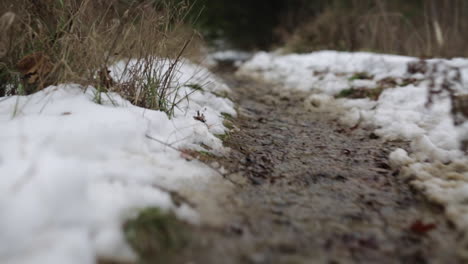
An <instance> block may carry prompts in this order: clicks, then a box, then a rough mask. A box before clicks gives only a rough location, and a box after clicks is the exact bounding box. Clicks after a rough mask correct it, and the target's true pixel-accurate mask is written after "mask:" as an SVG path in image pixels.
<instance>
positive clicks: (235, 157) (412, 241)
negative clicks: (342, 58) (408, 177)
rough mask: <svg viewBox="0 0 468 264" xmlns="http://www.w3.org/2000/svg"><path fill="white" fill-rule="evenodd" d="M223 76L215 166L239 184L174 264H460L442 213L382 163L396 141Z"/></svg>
mask: <svg viewBox="0 0 468 264" xmlns="http://www.w3.org/2000/svg"><path fill="white" fill-rule="evenodd" d="M224 78H225V79H226V81H227V82H228V83H229V85H230V86H231V87H232V88H233V90H234V91H235V98H233V99H234V101H235V102H236V103H237V104H238V105H239V113H240V116H239V118H238V119H236V120H234V123H235V125H236V126H237V127H238V128H239V131H237V132H234V133H233V134H232V135H230V136H229V137H228V138H227V139H226V145H227V146H229V147H231V148H232V151H231V154H230V156H229V157H226V158H223V159H221V161H220V162H221V163H222V164H223V166H225V167H226V168H228V169H229V170H231V171H240V172H241V173H242V175H243V176H242V177H241V178H243V179H244V180H245V179H247V181H244V182H245V183H244V184H242V186H241V187H238V188H237V189H236V190H235V192H234V193H233V194H232V195H229V196H228V197H224V198H225V199H223V200H222V202H221V203H222V205H221V206H222V207H223V208H224V211H225V212H224V213H225V219H226V223H225V224H223V225H222V226H217V227H212V226H203V227H201V228H200V229H198V230H195V231H194V232H195V234H194V236H195V237H196V240H197V241H198V242H196V243H193V244H192V245H191V246H190V248H189V249H187V250H186V251H185V252H184V253H183V254H180V255H179V257H180V258H181V259H183V260H182V261H181V263H217V264H218V263H254V264H263V263H461V262H460V260H459V259H457V257H456V247H455V245H456V237H455V231H454V230H452V228H451V226H450V224H449V223H448V222H447V220H445V218H444V217H443V212H442V211H441V209H440V208H438V207H436V206H433V205H431V204H429V203H428V202H426V201H425V200H424V199H423V198H422V197H420V196H419V195H418V194H415V192H413V191H412V190H411V189H410V188H409V186H408V184H407V183H405V182H403V181H402V180H401V179H400V178H399V177H398V172H395V171H392V170H391V169H390V167H389V165H388V160H387V157H388V154H389V153H390V152H391V151H392V149H394V148H396V147H405V143H404V142H392V143H384V142H383V141H382V140H380V139H378V138H376V137H375V136H374V135H373V134H372V133H371V131H366V130H362V129H354V130H351V129H348V128H345V127H342V126H340V125H338V124H337V122H336V121H335V118H333V115H331V114H330V113H327V112H308V111H306V110H305V109H304V108H303V99H302V98H303V97H302V96H300V95H298V94H296V95H294V94H293V95H291V96H288V97H282V96H278V95H277V94H273V92H272V88H271V87H269V85H267V84H263V83H259V82H255V81H252V80H242V79H239V78H235V77H233V75H232V74H224ZM234 180H240V178H239V179H234ZM432 224H433V225H432ZM187 261H189V262H187Z"/></svg>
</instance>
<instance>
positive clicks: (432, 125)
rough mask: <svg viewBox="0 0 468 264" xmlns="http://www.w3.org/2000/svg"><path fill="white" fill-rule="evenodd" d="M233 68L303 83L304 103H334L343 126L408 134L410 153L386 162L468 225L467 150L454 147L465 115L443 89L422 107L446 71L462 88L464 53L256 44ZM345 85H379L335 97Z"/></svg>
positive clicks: (467, 71) (290, 85) (462, 135)
mask: <svg viewBox="0 0 468 264" xmlns="http://www.w3.org/2000/svg"><path fill="white" fill-rule="evenodd" d="M409 63H412V64H413V65H415V66H413V67H410V66H408V64H409ZM424 67H426V69H424ZM421 68H423V69H421ZM454 68H455V69H458V70H459V71H460V74H461V82H454V81H453V80H454V79H456V73H457V70H454ZM238 74H239V75H244V76H249V77H253V78H259V79H262V80H265V81H268V82H273V83H276V84H279V86H282V87H284V88H285V89H298V90H303V91H309V92H311V93H312V95H311V96H310V97H309V98H307V99H306V100H305V103H306V104H307V106H308V107H311V108H319V107H324V105H330V106H332V107H330V109H338V108H340V109H341V110H340V111H341V112H340V115H341V117H340V120H341V121H342V122H343V123H345V124H347V125H349V126H357V125H360V126H368V125H371V126H373V127H376V128H377V129H376V131H375V133H376V134H377V135H379V136H381V137H383V138H385V139H387V140H405V141H409V142H411V153H410V154H409V155H408V153H406V151H405V150H402V149H399V150H396V151H395V152H394V153H392V154H391V156H390V159H391V163H392V164H393V165H394V166H397V167H402V166H403V167H406V168H407V169H406V170H405V172H404V173H403V174H404V175H406V176H408V177H411V178H412V179H413V184H415V185H416V186H418V187H419V188H420V189H422V190H424V191H425V192H426V194H427V195H428V197H429V198H431V199H433V200H435V201H437V202H439V203H441V204H444V205H446V208H447V211H448V214H449V215H450V216H451V217H452V219H453V220H454V221H455V222H457V223H458V224H459V226H463V227H464V228H466V230H468V205H466V203H465V204H464V202H463V201H466V198H468V157H467V156H466V155H465V154H464V153H463V152H462V151H460V142H461V140H462V139H467V138H468V122H465V123H464V125H461V126H455V125H454V121H453V118H452V115H451V103H450V100H449V97H448V95H446V94H445V95H444V94H443V93H442V95H441V96H439V97H438V98H437V100H436V101H435V103H434V104H433V105H432V106H431V107H426V102H427V100H428V96H429V94H428V91H429V87H430V86H431V83H432V82H434V83H435V87H436V88H438V87H439V86H441V85H442V83H443V81H444V80H447V79H448V80H449V82H450V85H451V87H452V88H453V89H455V90H456V91H457V93H459V94H467V93H468V89H467V88H468V59H461V58H459V59H452V60H428V61H426V64H418V59H416V58H411V57H403V56H393V55H382V54H373V53H365V52H358V53H346V52H336V51H322V52H315V53H311V54H305V55H297V54H292V55H283V56H282V55H277V54H272V53H264V52H261V53H258V54H256V55H255V56H254V57H253V58H252V59H251V60H250V61H247V62H246V63H245V64H244V65H242V66H241V68H240V69H239V71H238ZM351 88H353V89H362V90H367V91H372V89H383V92H382V93H381V94H380V96H378V98H377V100H375V101H373V100H370V99H368V98H363V99H334V96H336V95H338V94H340V92H345V89H346V90H347V89H351ZM336 106H339V107H336ZM335 111H336V110H335ZM443 164H445V165H443ZM447 164H448V165H447ZM454 164H456V165H454Z"/></svg>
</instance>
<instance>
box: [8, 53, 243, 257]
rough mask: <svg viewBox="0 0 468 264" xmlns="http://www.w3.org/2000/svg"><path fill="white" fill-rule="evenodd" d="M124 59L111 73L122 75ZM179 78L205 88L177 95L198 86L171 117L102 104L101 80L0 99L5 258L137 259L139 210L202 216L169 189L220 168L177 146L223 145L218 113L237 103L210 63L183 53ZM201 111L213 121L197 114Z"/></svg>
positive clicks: (188, 188)
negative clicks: (134, 228)
mask: <svg viewBox="0 0 468 264" xmlns="http://www.w3.org/2000/svg"><path fill="white" fill-rule="evenodd" d="M118 66H119V64H117V65H116V66H115V67H114V68H112V69H113V70H114V71H115V72H113V73H114V74H115V75H114V77H118V76H117V75H118V74H123V72H120V73H119V72H117V70H115V69H116V68H118ZM122 79H124V78H122ZM173 82H174V85H176V84H177V83H175V82H178V84H181V85H182V84H184V83H187V82H191V83H195V84H199V85H203V89H204V91H195V92H193V91H192V90H189V88H188V87H183V88H181V89H180V90H179V91H178V93H177V94H174V95H173V96H181V97H183V96H185V95H186V94H189V93H191V95H190V96H189V100H184V101H183V102H181V103H180V108H177V110H176V111H175V116H174V117H173V118H172V119H170V118H168V116H167V115H166V114H165V113H163V112H160V111H153V110H149V109H143V108H140V107H137V106H134V105H132V104H130V102H128V101H126V100H124V99H123V98H121V97H120V96H119V95H117V94H113V93H110V94H109V98H108V97H106V96H102V98H103V99H104V100H103V103H102V104H97V103H95V101H94V99H95V96H96V94H97V91H96V89H95V88H93V87H86V88H85V87H82V86H80V85H77V84H62V85H59V86H50V87H48V88H46V89H44V90H42V91H39V92H37V93H35V94H32V95H29V96H12V97H8V98H0V127H1V130H0V146H1V147H0V245H1V246H0V263H50V264H53V263H77V264H78V263H80V264H83V263H95V261H96V257H100V258H108V259H118V260H121V261H131V260H134V259H135V255H134V253H133V252H132V250H131V249H130V248H129V247H128V245H127V244H126V242H125V240H124V237H123V234H122V230H121V227H122V224H123V223H124V222H125V221H126V220H128V219H130V218H132V217H135V216H136V215H137V214H138V212H139V210H141V209H144V208H148V207H158V208H160V209H161V210H165V211H169V210H171V211H173V212H174V213H175V214H176V215H177V216H178V217H179V218H181V219H184V220H186V221H189V222H192V223H197V222H198V221H199V219H200V215H199V213H198V212H197V211H195V210H194V209H193V208H191V207H190V206H188V205H186V204H182V205H179V206H177V205H176V204H175V203H174V202H173V201H172V199H171V196H170V194H169V193H167V192H166V191H165V190H175V191H180V192H185V193H184V194H188V195H190V192H197V193H198V192H202V193H203V192H206V186H207V184H208V183H209V182H210V181H212V180H213V178H214V177H218V176H217V175H216V174H215V173H214V172H213V171H212V170H211V169H209V168H207V167H206V166H205V165H203V164H202V163H200V162H198V161H187V160H185V159H184V158H183V157H182V155H181V154H180V153H179V152H178V151H176V150H174V149H195V150H202V149H204V148H203V147H202V144H204V145H203V146H204V147H209V148H211V151H212V152H213V153H217V154H221V153H223V152H225V151H226V150H225V148H224V147H223V145H222V142H221V141H220V139H218V138H217V137H216V136H215V135H216V134H222V133H225V132H226V131H227V129H226V128H225V127H224V126H223V124H222V122H223V118H222V115H221V113H228V114H231V115H235V114H236V112H235V110H234V108H233V103H232V102H231V101H229V100H228V99H225V98H220V97H217V96H215V95H214V94H213V93H215V92H219V93H221V92H228V91H229V88H228V87H227V86H226V85H225V84H224V83H222V82H221V81H219V80H218V79H217V78H216V77H214V76H213V75H212V74H211V73H209V71H208V70H206V69H204V68H200V67H199V66H196V65H194V64H191V63H189V62H187V61H185V62H184V64H183V65H182V66H180V67H178V69H177V72H176V74H175V78H174V81H173ZM197 111H200V112H201V113H203V114H204V115H205V117H206V123H202V122H200V121H197V120H195V119H194V118H193V116H195V115H196V112H197ZM150 137H151V138H153V139H151V138H150ZM154 139H155V140H154Z"/></svg>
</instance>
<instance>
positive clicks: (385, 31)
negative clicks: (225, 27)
mask: <svg viewBox="0 0 468 264" xmlns="http://www.w3.org/2000/svg"><path fill="white" fill-rule="evenodd" d="M466 12H468V2H466V1H459V0H454V1H437V0H427V1H423V2H422V3H420V4H419V3H416V2H412V1H407V2H402V1H393V0H367V1H350V2H347V4H346V5H344V6H341V7H340V6H336V5H334V1H330V2H329V3H328V5H326V7H325V8H324V9H323V10H322V11H321V12H318V14H316V15H315V16H312V17H309V18H308V19H305V21H304V22H302V23H301V24H300V25H299V26H298V27H296V29H295V30H294V31H293V32H292V33H291V34H289V35H288V34H285V35H284V40H285V42H286V44H287V46H288V47H289V49H290V50H291V51H294V52H311V51H315V50H320V49H335V50H347V51H357V50H367V51H377V52H384V53H395V54H405V55H411V56H417V57H435V56H438V57H455V56H468V46H467V45H466V43H467V41H468V37H467V35H466V34H464V32H466V31H467V30H468V17H467V16H465V15H464V13H466ZM282 32H283V34H284V31H282Z"/></svg>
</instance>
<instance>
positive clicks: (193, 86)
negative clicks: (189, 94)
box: [185, 83, 204, 91]
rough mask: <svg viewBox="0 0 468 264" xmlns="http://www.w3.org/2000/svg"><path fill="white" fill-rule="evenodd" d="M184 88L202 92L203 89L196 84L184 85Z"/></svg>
mask: <svg viewBox="0 0 468 264" xmlns="http://www.w3.org/2000/svg"><path fill="white" fill-rule="evenodd" d="M185 87H188V88H190V89H193V90H195V91H204V90H203V87H201V85H199V84H196V83H189V84H186V85H185Z"/></svg>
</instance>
